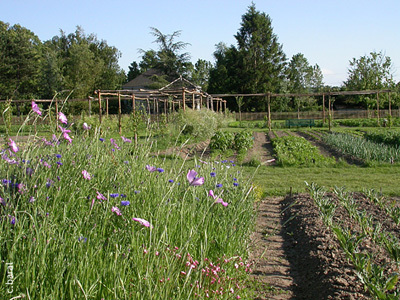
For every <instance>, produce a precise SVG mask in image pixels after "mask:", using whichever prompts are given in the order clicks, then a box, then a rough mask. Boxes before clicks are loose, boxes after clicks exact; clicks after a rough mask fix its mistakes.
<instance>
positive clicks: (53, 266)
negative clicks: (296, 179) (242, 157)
mask: <svg viewBox="0 0 400 300" xmlns="http://www.w3.org/2000/svg"><path fill="white" fill-rule="evenodd" d="M86 121H89V119H86ZM100 137H104V136H100V135H93V136H92V137H89V138H88V137H86V136H85V137H82V136H75V137H74V140H73V142H72V144H68V145H67V144H66V142H65V141H61V143H60V144H59V145H55V146H54V147H51V146H48V147H46V146H42V145H39V144H38V143H28V144H26V145H25V146H24V147H20V151H19V152H18V153H16V156H14V157H13V159H15V160H17V161H18V162H19V164H7V163H2V164H0V173H1V174H2V177H1V180H2V184H1V185H0V197H1V200H2V201H5V202H6V204H5V205H1V209H2V218H1V220H0V231H1V235H0V257H1V259H2V260H3V261H5V262H8V263H12V264H13V267H14V270H16V271H17V270H18V271H17V273H18V276H17V277H14V280H15V281H14V291H15V293H14V294H13V295H12V296H14V297H19V295H29V297H30V298H31V299H38V300H41V299H102V298H104V299H191V298H192V297H193V293H194V291H196V292H198V293H201V294H202V295H204V294H205V292H204V291H205V290H210V291H211V290H223V291H224V294H225V295H230V296H234V297H236V295H240V296H241V297H242V298H247V297H246V291H245V290H244V289H243V286H244V283H243V280H245V279H246V278H247V276H248V274H247V273H246V271H245V268H246V261H245V260H246V258H247V250H248V237H249V235H250V233H251V232H252V229H253V226H254V216H255V214H254V200H255V199H254V196H253V193H251V188H252V187H251V186H250V184H249V182H248V181H247V179H246V178H244V177H243V176H242V173H241V172H239V169H238V167H237V166H235V167H233V166H231V168H229V169H228V168H226V167H225V166H223V165H222V164H216V163H213V162H210V163H209V164H203V165H202V166H201V167H198V168H196V167H195V166H194V165H193V164H191V163H190V162H185V163H184V164H181V163H179V164H176V163H174V162H171V161H168V160H163V159H159V158H157V157H154V156H153V155H152V154H151V144H150V142H148V141H143V142H142V143H141V144H140V146H138V147H136V146H135V145H134V144H133V143H125V144H124V143H122V142H121V143H120V142H119V141H117V143H118V145H119V146H120V148H121V149H115V151H112V149H111V148H112V147H113V146H112V145H110V142H109V141H107V140H106V141H104V142H102V141H100V140H99V138H100ZM25 162H26V163H25ZM28 162H29V163H28ZM45 163H46V164H45ZM146 165H150V166H156V167H158V168H160V169H159V170H158V171H155V172H150V171H148V170H147V169H146ZM28 168H29V169H28ZM161 168H162V169H161ZM191 169H196V171H197V172H198V173H199V176H202V177H204V184H203V185H200V186H191V185H190V183H189V182H188V180H187V178H186V174H187V172H186V171H184V172H182V170H191ZM83 170H86V171H87V172H88V173H89V174H90V175H91V178H90V179H87V178H85V177H84V176H83V173H82V171H83ZM211 172H214V173H216V177H215V178H214V177H211V176H210V175H209V174H210V173H211ZM233 177H234V178H236V179H235V180H236V181H233V179H232V178H233ZM216 180H218V183H220V184H222V185H223V186H224V188H223V189H219V190H215V184H216ZM234 182H237V183H239V185H238V186H234V185H233V183H234ZM210 189H214V190H215V194H216V195H218V197H221V198H223V199H224V201H227V202H228V206H227V207H224V206H222V205H221V204H218V203H215V200H214V199H213V198H212V197H210V196H208V191H209V190H210ZM99 193H100V194H101V195H102V197H103V198H102V199H100V198H99V196H100V195H99ZM3 199H4V200H3ZM123 201H129V202H130V203H129V205H128V204H126V202H125V203H123ZM116 209H118V211H119V212H120V215H117V213H116V212H117V210H116ZM133 218H142V219H144V220H147V221H148V222H150V224H151V226H150V227H145V226H142V225H141V223H139V222H136V221H135V220H133ZM239 259H240V260H243V261H244V266H239V268H235V263H238V264H239ZM187 263H189V264H187ZM213 265H215V266H218V269H216V268H214V269H213V268H212V266H213ZM219 266H220V267H219ZM23 270H29V271H26V272H24V271H23ZM202 270H204V271H205V272H206V273H207V274H208V273H209V275H210V276H205V273H204V272H202ZM211 271H214V272H211ZM1 274H2V275H3V276H2V277H1V279H0V294H1V295H7V288H8V286H7V285H6V284H5V281H6V280H7V278H6V276H5V272H4V268H2V273H1ZM14 274H16V273H14ZM211 275H212V276H217V277H218V282H211V277H212V276H211ZM228 276H229V277H228ZM230 278H233V281H232V280H231V279H230ZM133 283H134V284H133ZM197 283H199V285H200V286H201V287H200V289H197V288H196V284H197ZM236 283H238V284H239V285H240V286H241V288H240V289H237V288H236V286H235V285H234V284H236ZM231 287H233V288H234V290H235V294H234V295H232V293H231V292H230V288H231ZM21 297H23V296H21Z"/></svg>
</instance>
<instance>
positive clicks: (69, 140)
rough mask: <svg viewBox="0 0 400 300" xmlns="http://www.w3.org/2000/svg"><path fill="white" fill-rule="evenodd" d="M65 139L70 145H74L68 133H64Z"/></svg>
mask: <svg viewBox="0 0 400 300" xmlns="http://www.w3.org/2000/svg"><path fill="white" fill-rule="evenodd" d="M68 131H70V130H68ZM63 137H64V139H66V140H67V141H68V143H70V144H71V143H72V139H71V137H70V136H69V135H68V133H66V132H64V133H63Z"/></svg>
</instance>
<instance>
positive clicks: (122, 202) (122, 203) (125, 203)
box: [121, 201, 131, 206]
mask: <svg viewBox="0 0 400 300" xmlns="http://www.w3.org/2000/svg"><path fill="white" fill-rule="evenodd" d="M129 204H131V203H130V202H129V201H121V205H122V206H128V205H129Z"/></svg>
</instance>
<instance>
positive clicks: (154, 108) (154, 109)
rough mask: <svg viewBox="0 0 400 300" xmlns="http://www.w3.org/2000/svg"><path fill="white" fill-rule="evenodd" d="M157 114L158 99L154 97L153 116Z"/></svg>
mask: <svg viewBox="0 0 400 300" xmlns="http://www.w3.org/2000/svg"><path fill="white" fill-rule="evenodd" d="M155 113H156V98H154V97H153V115H154V114H155Z"/></svg>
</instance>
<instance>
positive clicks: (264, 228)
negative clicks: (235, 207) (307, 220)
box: [250, 197, 294, 300]
mask: <svg viewBox="0 0 400 300" xmlns="http://www.w3.org/2000/svg"><path fill="white" fill-rule="evenodd" d="M282 200H283V198H282V197H275V198H267V199H265V200H263V201H261V203H259V207H258V217H257V224H256V231H255V232H254V233H253V234H252V236H251V240H252V248H251V256H250V260H251V261H252V262H253V263H254V269H253V275H252V277H253V279H254V280H255V281H256V282H257V284H256V286H257V293H258V297H257V298H256V299H260V300H261V299H275V300H286V299H292V297H293V293H292V290H291V289H292V286H293V284H294V281H293V278H292V276H291V275H290V263H289V261H288V260H287V258H286V255H285V250H284V247H283V244H284V238H283V231H284V228H283V226H282V214H281V212H282V211H281V202H282Z"/></svg>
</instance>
